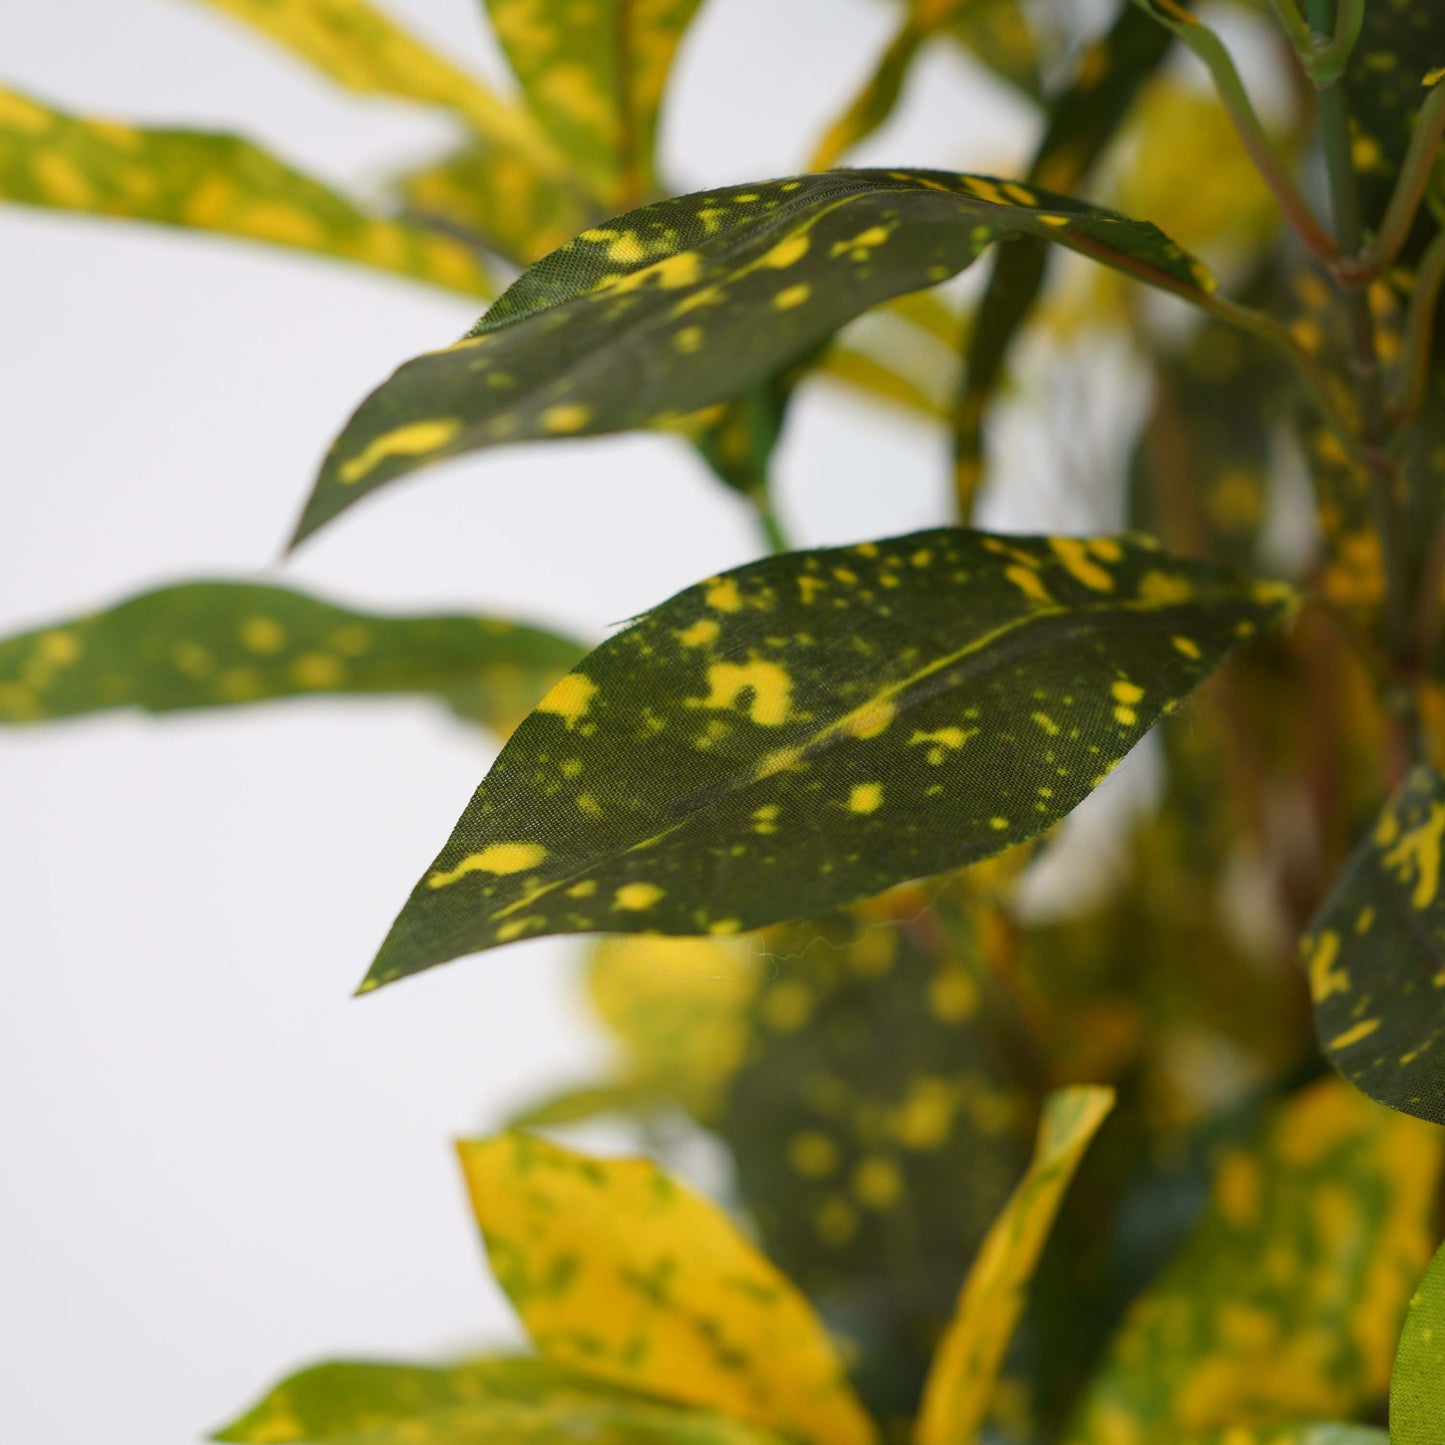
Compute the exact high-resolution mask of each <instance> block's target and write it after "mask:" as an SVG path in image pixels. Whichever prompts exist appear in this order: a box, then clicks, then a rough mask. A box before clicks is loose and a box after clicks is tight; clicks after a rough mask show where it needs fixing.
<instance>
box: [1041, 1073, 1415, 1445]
mask: <svg viewBox="0 0 1445 1445" xmlns="http://www.w3.org/2000/svg"><path fill="white" fill-rule="evenodd" d="M1441 1159H1442V1136H1441V1134H1440V1131H1438V1130H1436V1129H1433V1128H1431V1127H1430V1126H1428V1125H1425V1124H1421V1123H1419V1122H1418V1121H1416V1120H1414V1119H1408V1118H1406V1117H1405V1116H1404V1115H1402V1114H1396V1113H1392V1112H1391V1111H1390V1110H1388V1109H1382V1108H1380V1107H1379V1105H1377V1104H1374V1103H1372V1102H1371V1101H1370V1100H1368V1099H1366V1098H1364V1097H1363V1096H1362V1095H1360V1094H1358V1093H1356V1092H1355V1091H1354V1090H1353V1089H1351V1088H1350V1087H1349V1086H1348V1085H1346V1084H1343V1083H1341V1082H1339V1081H1338V1080H1335V1079H1326V1080H1323V1081H1321V1082H1320V1083H1317V1084H1315V1085H1313V1086H1311V1087H1310V1088H1308V1089H1306V1090H1304V1091H1303V1092H1301V1093H1299V1094H1297V1095H1296V1096H1294V1097H1293V1098H1291V1099H1290V1100H1289V1101H1288V1102H1287V1103H1286V1104H1284V1105H1283V1106H1282V1107H1281V1108H1280V1109H1279V1110H1278V1111H1277V1112H1276V1113H1275V1115H1274V1117H1273V1118H1272V1119H1271V1121H1270V1123H1269V1126H1268V1128H1267V1129H1266V1130H1265V1131H1264V1133H1263V1135H1262V1137H1261V1138H1260V1140H1259V1141H1258V1143H1257V1144H1256V1145H1254V1146H1253V1147H1249V1148H1241V1149H1235V1150H1233V1151H1231V1152H1229V1153H1227V1154H1226V1155H1225V1156H1224V1157H1223V1158H1222V1159H1221V1160H1220V1163H1219V1166H1218V1169H1217V1171H1216V1173H1215V1178H1214V1189H1213V1201H1212V1205H1211V1209H1210V1212H1209V1214H1208V1216H1207V1217H1206V1219H1205V1221H1204V1222H1203V1224H1202V1225H1201V1226H1200V1227H1199V1229H1198V1230H1197V1231H1196V1233H1195V1234H1194V1235H1193V1236H1192V1237H1191V1238H1190V1240H1189V1241H1188V1243H1187V1244H1186V1245H1185V1246H1184V1248H1183V1250H1182V1251H1181V1252H1180V1254H1179V1255H1178V1256H1176V1258H1175V1260H1174V1262H1173V1263H1172V1264H1171V1265H1170V1267H1169V1268H1168V1269H1167V1270H1166V1271H1165V1272H1164V1274H1163V1275H1162V1276H1161V1277H1160V1278H1159V1279H1158V1280H1157V1281H1156V1283H1155V1284H1154V1285H1153V1286H1151V1287H1150V1288H1149V1289H1148V1290H1147V1291H1146V1292H1145V1293H1144V1294H1143V1295H1142V1296H1140V1298H1139V1299H1137V1300H1136V1301H1135V1303H1134V1305H1133V1306H1132V1308H1131V1309H1130V1311H1129V1314H1128V1316H1127V1317H1126V1319H1125V1321H1124V1324H1123V1326H1122V1328H1121V1329H1120V1331H1119V1333H1118V1335H1117V1336H1116V1337H1115V1339H1114V1341H1113V1343H1112V1345H1111V1347H1110V1350H1109V1353H1108V1356H1107V1358H1106V1359H1105V1362H1104V1364H1103V1366H1102V1367H1101V1369H1100V1371H1099V1373H1098V1375H1097V1377H1096V1379H1095V1381H1094V1383H1093V1385H1092V1386H1091V1388H1090V1389H1089V1391H1088V1393H1087V1394H1086V1396H1085V1398H1084V1401H1083V1404H1082V1406H1081V1408H1080V1410H1079V1413H1078V1416H1077V1418H1076V1420H1075V1423H1074V1426H1073V1428H1072V1429H1071V1430H1070V1431H1069V1432H1068V1434H1067V1436H1066V1439H1067V1440H1068V1442H1069V1445H1115V1442H1117V1441H1118V1440H1120V1439H1127V1440H1129V1441H1130V1442H1131V1445H1176V1442H1177V1441H1178V1440H1179V1439H1180V1438H1181V1437H1184V1438H1188V1437H1189V1436H1190V1435H1191V1434H1193V1435H1199V1434H1204V1433H1206V1432H1208V1431H1211V1430H1226V1429H1228V1428H1230V1427H1234V1426H1240V1427H1243V1426H1255V1427H1258V1426H1266V1425H1283V1424H1287V1423H1289V1422H1292V1421H1297V1420H1299V1419H1301V1418H1305V1419H1309V1418H1316V1419H1326V1420H1328V1419H1341V1418H1345V1419H1348V1418H1350V1417H1352V1416H1358V1415H1359V1414H1360V1413H1362V1412H1364V1411H1366V1410H1368V1409H1370V1408H1371V1407H1372V1406H1374V1405H1375V1404H1376V1403H1377V1402H1378V1401H1379V1400H1381V1399H1383V1397H1384V1394H1385V1389H1386V1386H1387V1384H1388V1381H1389V1375H1390V1363H1391V1360H1392V1358H1393V1356H1394V1351H1395V1341H1396V1338H1397V1336H1398V1334H1399V1329H1400V1324H1401V1321H1402V1319H1403V1318H1404V1314H1405V1307H1406V1304H1407V1303H1408V1301H1409V1298H1410V1292H1411V1290H1412V1289H1413V1288H1414V1286H1415V1282H1416V1281H1417V1280H1418V1278H1419V1276H1420V1271H1421V1269H1422V1268H1423V1267H1424V1265H1425V1262H1426V1261H1427V1260H1428V1258H1429V1255H1430V1250H1431V1248H1432V1247H1433V1242H1434V1235H1433V1229H1434V1223H1433V1210H1434V1199H1435V1193H1436V1189H1437V1187H1438V1184H1439V1178H1440V1164H1441ZM1226 1438H1227V1437H1226Z"/></svg>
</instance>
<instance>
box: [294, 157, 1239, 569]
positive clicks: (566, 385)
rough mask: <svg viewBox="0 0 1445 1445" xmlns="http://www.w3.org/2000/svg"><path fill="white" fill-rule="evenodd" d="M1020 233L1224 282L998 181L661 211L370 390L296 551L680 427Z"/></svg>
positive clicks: (596, 232) (573, 258) (594, 233)
mask: <svg viewBox="0 0 1445 1445" xmlns="http://www.w3.org/2000/svg"><path fill="white" fill-rule="evenodd" d="M1015 234H1027V235H1034V236H1043V237H1048V238H1049V239H1051V240H1055V241H1058V242H1059V243H1060V244H1062V245H1065V246H1068V247H1070V248H1072V249H1074V250H1077V251H1082V252H1084V253H1085V254H1087V255H1090V256H1093V257H1094V258H1095V259H1097V260H1100V261H1103V262H1105V263H1106V264H1109V265H1114V266H1118V267H1120V268H1122V269H1124V270H1127V271H1129V272H1130V274H1133V275H1139V276H1144V277H1146V278H1147V279H1149V280H1151V281H1153V282H1154V283H1155V284H1158V285H1161V286H1164V287H1166V288H1167V289H1169V290H1173V291H1176V292H1178V293H1180V294H1182V295H1185V296H1188V297H1191V298H1194V299H1197V300H1202V299H1204V297H1205V294H1206V293H1207V292H1208V291H1210V290H1211V289H1212V288H1213V286H1214V279H1213V277H1212V276H1211V275H1210V273H1209V272H1208V271H1207V270H1206V269H1205V268H1204V266H1203V265H1202V264H1201V263H1200V262H1198V261H1196V260H1194V259H1193V258H1192V257H1190V256H1187V255H1185V254H1184V253H1183V252H1182V251H1180V250H1179V248H1178V247H1177V246H1175V245H1174V244H1173V243H1172V242H1171V241H1170V240H1169V239H1168V238H1167V237H1166V236H1164V235H1163V234H1162V233H1161V232H1160V231H1158V230H1157V229H1156V228H1155V227H1153V226H1151V225H1149V224H1148V223H1147V222H1142V221H1130V220H1126V219H1125V218H1123V217H1121V216H1117V215H1114V214H1113V213H1112V212H1108V211H1103V210H1099V209H1098V208H1095V207H1090V206H1086V205H1083V204H1081V203H1080V202H1077V201H1072V200H1068V199H1066V198H1064V197H1062V196H1054V195H1051V194H1048V193H1044V192H1037V191H1034V190H1032V189H1030V188H1028V187H1023V186H1018V185H1016V184H1015V183H1013V182H1011V181H997V180H992V179H989V178H987V177H980V176H959V175H954V174H952V173H947V172H942V171H834V172H828V173H827V174H824V175H814V176H800V177H796V178H794V179H792V180H784V181H770V182H767V183H762V184H758V185H754V186H731V187H728V188H726V189H724V190H718V191H705V192H701V193H699V194H697V195H694V196H685V197H682V198H681V199H678V200H671V201H660V202H658V203H656V204H655V205H651V206H645V207H643V208H642V209H641V210H639V211H634V212H631V213H629V214H628V215H626V216H623V217H621V218H619V219H618V220H616V221H612V222H610V223H608V224H607V225H605V226H601V227H596V228H594V229H592V230H590V231H585V232H583V234H582V235H581V236H579V237H578V238H577V239H576V240H575V241H573V242H571V243H570V244H569V245H567V246H564V247H563V248H562V249H561V250H560V251H556V252H554V253H553V254H552V255H550V256H548V257H547V258H546V259H545V260H543V261H540V262H538V263H537V265H535V266H533V267H532V268H531V269H530V270H529V271H526V272H524V273H523V275H522V276H521V277H519V278H518V280H517V281H516V282H515V283H514V284H513V285H512V286H511V287H510V288H509V289H508V290H507V291H506V292H505V293H504V294H503V295H502V296H501V297H500V298H499V300H498V301H497V303H496V304H495V305H494V306H493V307H492V309H491V310H490V311H489V312H488V313H487V314H486V316H485V317H484V318H483V319H482V321H481V322H480V323H479V324H478V326H477V328H476V329H475V331H474V332H473V334H472V335H471V336H470V337H468V338H466V339H465V340H463V341H460V342H457V343H456V344H455V345H453V346H450V347H447V348H445V349H443V350H441V351H436V352H431V353H428V354H426V355H424V356H420V357H417V358H416V359H414V360H413V361H410V362H408V363H407V364H406V365H405V366H403V367H402V368H401V369H400V370H399V371H398V372H397V373H396V374H395V375H394V376H393V377H392V378H391V379H390V380H389V381H387V382H385V383H384V384H383V385H382V386H381V387H379V388H378V389H377V390H376V391H374V392H373V393H372V394H371V396H370V397H369V398H368V399H367V400H366V401H365V402H363V403H362V405H361V408H360V409H359V410H358V411H357V413H356V414H355V415H354V416H353V417H352V418H351V420H350V422H349V423H348V424H347V426H346V428H345V430H344V431H343V432H342V434H341V435H340V437H338V438H337V440H336V442H335V443H334V444H333V445H332V448H331V451H330V453H329V455H328V456H327V458H326V461H325V464H324V466H323V468H322V472H321V475H320V477H319V478H318V479H317V482H316V487H315V490H314V491H313V493H312V496H311V498H310V500H309V502H308V503H307V506H306V509H305V512H304V514H303V516H302V519H301V522H300V525H299V527H298V528H297V532H296V537H295V539H294V540H295V541H296V542H299V541H300V540H302V539H303V538H304V537H307V536H309V535H310V534H311V533H312V532H314V531H316V529H317V528H318V527H320V526H322V525H323V524H324V523H325V522H327V521H329V520H330V519H331V518H332V517H334V516H336V515H337V513H339V512H341V511H343V510H345V508H347V507H349V506H351V505H352V504H353V503H354V502H356V501H358V500H359V499H360V498H361V497H363V496H365V495H367V493H369V492H371V491H374V490H375V489H376V488H377V487H379V486H382V485H383V484H384V483H386V482H389V481H392V480H393V479H395V478H397V477H399V476H402V475H404V474H405V473H407V472H413V471H416V470H417V469H418V468H419V467H423V466H426V465H428V464H430V463H432V462H436V461H439V460H441V459H442V458H443V457H450V456H455V455H457V454H458V453H461V452H467V451H475V450H477V449H479V448H482V447H489V446H497V445H501V444H503V443H510V442H519V441H527V440H529V439H536V438H544V437H558V436H574V435H599V434H602V433H605V432H616V431H625V430H628V429H632V428H637V427H645V426H666V425H676V424H678V423H679V422H681V421H682V420H683V419H684V418H685V417H687V416H688V415H689V414H691V413H693V412H696V411H698V410H699V409H701V408H703V407H706V406H709V405H712V404H715V403H720V402H724V401H726V400H728V399H729V398H731V397H734V396H736V395H738V394H739V393H740V392H743V391H746V390H747V389H748V388H749V387H751V386H753V385H755V384H756V383H758V382H760V381H762V380H763V379H764V378H766V377H768V376H770V375H771V374H772V373H774V372H775V371H777V370H778V369H779V368H780V367H782V366H786V365H787V364H788V363H790V362H792V361H795V360H797V359H798V358H800V357H802V356H805V355H806V354H807V353H808V352H810V351H811V350H812V349H813V348H814V347H816V346H818V345H819V344H820V343H821V342H822V341H824V340H825V339H826V338H827V337H829V336H830V335H832V333H833V332H835V331H836V330H838V328H839V327H841V326H842V325H844V323H846V322H848V321H850V320H852V319H853V318H854V317H855V316H858V315H861V314H862V312H864V311H866V310H867V309H868V308H869V307H871V306H875V305H877V304H878V303H879V302H882V301H886V300H888V299H889V298H890V297H894V296H898V295H901V294H903V293H904V292H907V291H916V290H920V289H923V288H925V287H927V286H931V285H933V284H934V283H935V282H937V281H942V280H944V279H946V278H947V277H949V276H951V275H953V274H955V273H956V272H958V271H960V270H962V269H963V268H964V267H965V266H967V265H968V264H969V262H971V261H972V260H973V259H974V258H975V257H976V256H977V255H978V254H979V253H980V252H981V251H982V250H983V249H984V248H985V247H986V246H987V245H988V244H989V243H990V242H992V241H995V240H997V239H998V238H1000V237H1002V236H1009V235H1015Z"/></svg>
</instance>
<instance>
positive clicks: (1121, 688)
mask: <svg viewBox="0 0 1445 1445" xmlns="http://www.w3.org/2000/svg"><path fill="white" fill-rule="evenodd" d="M1110 692H1112V693H1113V695H1114V701H1115V702H1122V703H1125V704H1132V703H1136V702H1142V701H1143V699H1144V689H1143V688H1142V687H1140V686H1139V684H1138V683H1136V682H1116V683H1115V684H1114V685H1113V687H1112V688H1110Z"/></svg>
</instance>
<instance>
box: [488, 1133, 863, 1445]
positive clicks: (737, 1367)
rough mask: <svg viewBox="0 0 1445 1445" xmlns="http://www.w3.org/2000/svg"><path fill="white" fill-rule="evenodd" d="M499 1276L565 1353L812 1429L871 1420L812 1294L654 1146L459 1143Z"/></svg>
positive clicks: (542, 1346) (544, 1336)
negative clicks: (590, 1151)
mask: <svg viewBox="0 0 1445 1445" xmlns="http://www.w3.org/2000/svg"><path fill="white" fill-rule="evenodd" d="M459 1148H460V1152H461V1159H462V1166H463V1168H464V1169H465V1171H466V1177H467V1185H468V1188H469V1190H470V1192H471V1198H472V1205H473V1208H474V1209H475V1211H476V1215H477V1220H478V1222H479V1223H480V1224H481V1227H482V1233H483V1235H484V1237H485V1239H486V1244H487V1253H488V1256H489V1258H490V1260H491V1263H492V1268H493V1270H494V1271H495V1273H496V1276H497V1281H498V1283H499V1284H500V1285H501V1286H502V1288H503V1289H504V1290H505V1291H506V1293H507V1295H508V1297H509V1298H510V1299H511V1301H512V1303H513V1304H514V1305H515V1306H516V1308H517V1312H518V1313H519V1314H520V1315H521V1316H522V1321H523V1323H524V1324H525V1325H526V1327H527V1331H528V1333H529V1334H530V1335H531V1337H532V1340H533V1342H534V1343H535V1344H536V1346H537V1349H538V1350H539V1351H540V1352H541V1354H542V1355H543V1357H544V1358H546V1359H548V1360H550V1361H552V1362H553V1363H555V1364H558V1365H562V1366H566V1367H568V1368H572V1369H576V1370H579V1371H582V1372H585V1373H586V1374H588V1375H591V1376H594V1377H596V1378H598V1379H601V1380H607V1381H611V1382H613V1383H615V1384H619V1385H625V1386H627V1387H629V1388H631V1389H634V1390H638V1391H641V1392H643V1393H646V1394H650V1395H656V1396H658V1397H660V1398H663V1399H667V1400H673V1401H679V1402H682V1403H685V1404H689V1405H697V1406H703V1407H706V1408H710V1409H716V1410H719V1411H722V1412H724V1413H726V1414H729V1415H732V1416H735V1417H736V1418H738V1419H740V1420H746V1421H749V1422H752V1423H755V1424H758V1425H762V1426H765V1427H768V1428H771V1429H776V1430H777V1431H779V1432H780V1433H781V1434H784V1435H787V1436H789V1437H791V1438H792V1439H794V1440H797V1441H802V1442H813V1445H871V1442H873V1441H874V1440H875V1439H876V1435H875V1431H874V1429H873V1426H872V1424H871V1423H870V1421H869V1420H868V1417H867V1416H866V1415H865V1414H864V1412H863V1409H862V1407H861V1406H860V1405H859V1404H858V1402H857V1400H856V1399H855V1398H854V1396H853V1394H852V1392H851V1390H850V1389H849V1388H848V1384H847V1381H846V1379H845V1378H844V1372H843V1365H842V1362H841V1360H840V1358H839V1356H838V1354H837V1352H836V1351H835V1349H834V1347H833V1344H832V1342H831V1341H830V1340H829V1338H828V1335H827V1334H826V1332H825V1331H824V1329H823V1326H822V1324H821V1323H820V1322H819V1321H818V1319H817V1318H816V1316H814V1314H813V1312H812V1310H811V1309H810V1308H809V1307H808V1305H807V1302H806V1301H805V1300H804V1299H803V1297H802V1296H801V1295H800V1294H799V1293H798V1292H797V1290H796V1289H795V1288H794V1287H793V1285H791V1284H790V1283H789V1282H788V1280H787V1279H786V1278H785V1277H784V1276H783V1275H782V1274H780V1273H779V1272H778V1270H777V1269H776V1268H775V1267H774V1266H773V1265H771V1264H769V1263H768V1261H767V1260H765V1259H764V1258H763V1257H762V1255H760V1254H759V1253H758V1252H757V1251H756V1250H755V1249H754V1248H753V1247H752V1245H750V1244H749V1243H748V1242H747V1241H746V1240H745V1239H744V1238H743V1237H742V1235H740V1234H739V1233H738V1232H737V1230H736V1229H735V1228H734V1226H733V1225H732V1224H731V1223H730V1222H729V1221H728V1219H727V1217H726V1216H725V1215H723V1214H722V1213H721V1212H720V1211H719V1210H718V1209H717V1208H716V1207H714V1206H713V1205H711V1204H709V1203H707V1202H706V1201H705V1200H703V1199H701V1198H699V1197H698V1196H697V1195H695V1194H692V1193H691V1192H689V1191H688V1190H687V1189H684V1188H683V1187H682V1186H681V1185H678V1184H676V1183H674V1182H673V1181H672V1180H671V1179H669V1178H668V1177H667V1176H666V1175H665V1174H663V1173H661V1172H660V1171H659V1170H658V1169H657V1167H656V1166H655V1165H653V1164H651V1163H650V1162H648V1161H647V1160H644V1159H611V1160H607V1159H591V1158H587V1157H585V1156H583V1155H580V1154H574V1153H572V1152H571V1151H570V1150H567V1149H562V1148H559V1147H558V1146H557V1145H554V1144H550V1143H547V1142H546V1141H544V1140H542V1139H538V1138H535V1137H532V1136H530V1135H526V1134H508V1135H503V1136H501V1137H499V1138H495V1139H490V1140H484V1141H481V1142H476V1143H463V1144H461V1145H460V1146H459Z"/></svg>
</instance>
